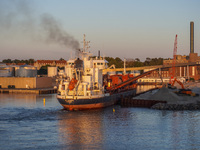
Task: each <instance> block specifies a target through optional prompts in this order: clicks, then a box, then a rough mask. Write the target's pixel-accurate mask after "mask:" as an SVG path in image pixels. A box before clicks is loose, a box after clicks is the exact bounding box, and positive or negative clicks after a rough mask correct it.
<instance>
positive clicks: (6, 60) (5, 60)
mask: <svg viewBox="0 0 200 150" xmlns="http://www.w3.org/2000/svg"><path fill="white" fill-rule="evenodd" d="M2 62H3V63H15V64H19V63H25V64H27V65H30V64H34V62H35V60H34V59H28V60H19V59H14V60H11V59H4V60H3V61H2Z"/></svg>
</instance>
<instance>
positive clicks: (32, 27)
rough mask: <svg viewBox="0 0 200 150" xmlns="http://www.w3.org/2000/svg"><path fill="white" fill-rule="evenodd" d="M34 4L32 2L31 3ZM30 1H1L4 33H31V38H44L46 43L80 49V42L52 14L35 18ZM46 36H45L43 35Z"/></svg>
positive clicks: (0, 12)
mask: <svg viewBox="0 0 200 150" xmlns="http://www.w3.org/2000/svg"><path fill="white" fill-rule="evenodd" d="M31 2H32V1H31ZM31 2H30V1H28V0H0V29H1V30H3V31H4V32H9V31H10V32H13V31H18V32H20V33H23V34H25V33H29V36H30V38H32V37H34V38H35V39H40V38H41V37H42V38H44V39H42V40H40V41H44V42H45V43H52V44H59V45H63V46H66V47H71V48H72V49H74V50H77V49H79V42H78V41H77V40H76V39H74V37H73V36H71V35H69V34H68V33H67V32H66V31H65V30H64V29H63V28H62V26H61V25H60V24H59V23H58V21H57V20H56V19H55V18H54V17H53V16H52V15H50V14H41V15H40V17H35V15H34V13H35V11H34V9H35V8H34V7H33V5H34V4H32V3H31ZM41 34H44V35H41Z"/></svg>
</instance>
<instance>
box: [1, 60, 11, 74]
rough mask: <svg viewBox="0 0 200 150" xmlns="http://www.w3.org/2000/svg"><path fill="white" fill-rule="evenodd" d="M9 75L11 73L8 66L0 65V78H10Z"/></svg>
mask: <svg viewBox="0 0 200 150" xmlns="http://www.w3.org/2000/svg"><path fill="white" fill-rule="evenodd" d="M11 73H12V72H11V69H10V67H9V66H7V65H6V64H4V63H1V64H0V77H10V76H12V74H11Z"/></svg>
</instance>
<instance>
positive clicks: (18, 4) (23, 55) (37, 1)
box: [0, 0, 200, 61]
mask: <svg viewBox="0 0 200 150" xmlns="http://www.w3.org/2000/svg"><path fill="white" fill-rule="evenodd" d="M199 6H200V1H199V0H140V1H139V0H101V1H100V0H73V1H72V0H59V1H56V0H42V1H41V0H32V1H31V0H29V1H28V0H1V1H0V32H1V34H0V52H1V55H0V61H1V60H3V59H7V58H11V59H15V58H16V59H29V58H34V59H36V60H37V59H60V58H61V57H62V58H64V59H68V58H69V57H70V55H71V53H73V52H74V50H73V48H72V47H71V46H70V45H66V44H65V45H63V44H60V43H59V42H58V43H56V42H52V41H49V40H46V39H45V38H46V34H47V31H44V29H43V28H41V23H40V20H41V17H42V16H44V15H48V16H51V17H52V18H53V19H54V21H56V23H57V24H58V26H59V27H60V28H62V30H61V31H63V32H64V33H65V34H67V35H68V36H69V37H73V40H77V41H78V42H80V47H82V45H81V41H82V38H83V34H86V37H87V39H88V40H90V41H91V44H90V46H91V48H90V51H91V52H92V53H93V54H94V55H97V53H98V50H100V51H101V55H103V56H109V57H120V58H122V59H123V58H133V59H134V58H139V59H140V60H145V59H146V57H150V58H155V57H157V58H158V57H163V58H169V57H172V55H173V46H174V39H175V35H176V34H178V52H177V53H178V54H181V55H188V54H189V50H190V43H189V39H190V37H189V34H190V21H194V28H195V29H194V30H195V41H194V42H195V52H196V53H200V17H199V14H200V9H199Z"/></svg>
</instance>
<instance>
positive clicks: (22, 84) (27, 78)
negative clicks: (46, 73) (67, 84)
mask: <svg viewBox="0 0 200 150" xmlns="http://www.w3.org/2000/svg"><path fill="white" fill-rule="evenodd" d="M52 87H53V85H52V78H50V77H37V69H36V67H33V66H29V65H22V66H16V65H15V66H13V65H11V66H8V65H6V64H3V63H1V64H0V88H5V89H6V88H13V89H15V88H16V89H38V88H52Z"/></svg>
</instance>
